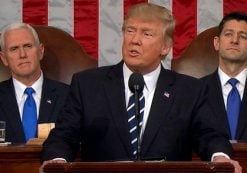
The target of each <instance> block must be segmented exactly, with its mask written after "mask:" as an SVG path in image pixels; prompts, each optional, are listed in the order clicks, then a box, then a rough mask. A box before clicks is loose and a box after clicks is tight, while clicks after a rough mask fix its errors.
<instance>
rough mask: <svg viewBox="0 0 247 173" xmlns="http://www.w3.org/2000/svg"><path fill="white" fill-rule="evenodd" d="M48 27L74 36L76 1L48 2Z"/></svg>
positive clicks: (59, 0)
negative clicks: (56, 28)
mask: <svg viewBox="0 0 247 173" xmlns="http://www.w3.org/2000/svg"><path fill="white" fill-rule="evenodd" d="M48 25H49V26H55V27H59V28H61V29H63V30H64V31H66V32H68V33H69V34H70V35H72V36H74V1H70V0H48Z"/></svg>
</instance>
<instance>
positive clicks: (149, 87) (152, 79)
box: [123, 63, 161, 139]
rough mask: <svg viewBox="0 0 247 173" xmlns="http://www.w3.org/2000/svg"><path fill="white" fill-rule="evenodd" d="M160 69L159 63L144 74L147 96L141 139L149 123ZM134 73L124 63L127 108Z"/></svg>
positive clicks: (145, 94)
mask: <svg viewBox="0 0 247 173" xmlns="http://www.w3.org/2000/svg"><path fill="white" fill-rule="evenodd" d="M160 70H161V67H160V65H159V66H158V67H157V68H156V69H155V70H154V71H152V72H150V73H148V74H145V75H143V78H144V81H145V85H144V89H143V95H144V97H145V107H144V114H143V122H142V128H141V134H140V137H141V139H142V136H143V133H144V130H145V127H146V124H147V120H148V115H149V112H150V108H151V104H152V101H153V96H154V91H155V87H156V84H157V80H158V77H159V74H160ZM132 73H133V72H132V71H131V70H130V69H129V68H128V67H127V66H126V64H125V63H124V65H123V76H124V86H125V100H126V109H127V107H128V103H129V98H130V96H131V91H130V90H129V85H128V82H129V77H130V75H131V74H132Z"/></svg>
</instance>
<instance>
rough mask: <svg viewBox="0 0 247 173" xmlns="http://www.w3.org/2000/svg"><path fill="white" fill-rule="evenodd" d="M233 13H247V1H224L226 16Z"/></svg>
mask: <svg viewBox="0 0 247 173" xmlns="http://www.w3.org/2000/svg"><path fill="white" fill-rule="evenodd" d="M232 11H242V12H245V13H246V12H247V0H235V1H232V0H224V15H225V14H228V13H230V12H232Z"/></svg>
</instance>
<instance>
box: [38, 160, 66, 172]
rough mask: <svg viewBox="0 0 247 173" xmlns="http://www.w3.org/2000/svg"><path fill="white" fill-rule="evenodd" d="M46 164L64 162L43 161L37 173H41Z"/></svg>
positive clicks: (60, 161) (64, 161)
mask: <svg viewBox="0 0 247 173" xmlns="http://www.w3.org/2000/svg"><path fill="white" fill-rule="evenodd" d="M48 163H66V160H62V159H61V160H59V159H57V160H47V161H44V162H43V164H42V165H41V166H40V168H39V173H43V168H44V166H45V165H47V164H48Z"/></svg>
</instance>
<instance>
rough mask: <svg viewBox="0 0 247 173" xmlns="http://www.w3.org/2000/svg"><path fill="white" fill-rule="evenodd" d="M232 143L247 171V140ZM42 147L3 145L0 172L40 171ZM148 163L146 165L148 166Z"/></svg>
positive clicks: (0, 151) (236, 154)
mask: <svg viewBox="0 0 247 173" xmlns="http://www.w3.org/2000/svg"><path fill="white" fill-rule="evenodd" d="M232 145H233V149H234V153H233V154H234V155H233V159H234V160H237V161H239V163H240V165H241V166H242V167H243V169H244V171H243V172H247V143H246V142H245V143H234V144H232ZM41 149H42V147H41V146H38V145H19V146H13V145H10V146H1V147H0V172H4V173H5V172H6V173H17V172H18V173H20V172H21V173H22V172H25V173H26V172H28V173H37V172H38V171H39V167H40V166H41V163H40V156H41ZM77 160H79V158H77ZM194 162H200V159H199V158H198V157H197V156H196V155H193V163H194ZM167 163H169V162H167ZM167 163H166V164H167ZM178 163H180V162H178ZM74 164H76V163H73V164H72V165H73V166H74ZM148 164H149V163H148ZM148 164H147V165H146V166H148ZM149 166H150V165H149ZM167 166H168V165H167ZM171 166H174V167H175V168H176V169H177V168H178V166H177V165H176V166H175V165H171ZM185 166H186V165H185ZM144 168H145V167H144ZM187 168H188V167H187ZM62 169H64V168H62ZM145 169H149V168H145ZM178 169H180V166H179V168H178Z"/></svg>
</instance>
